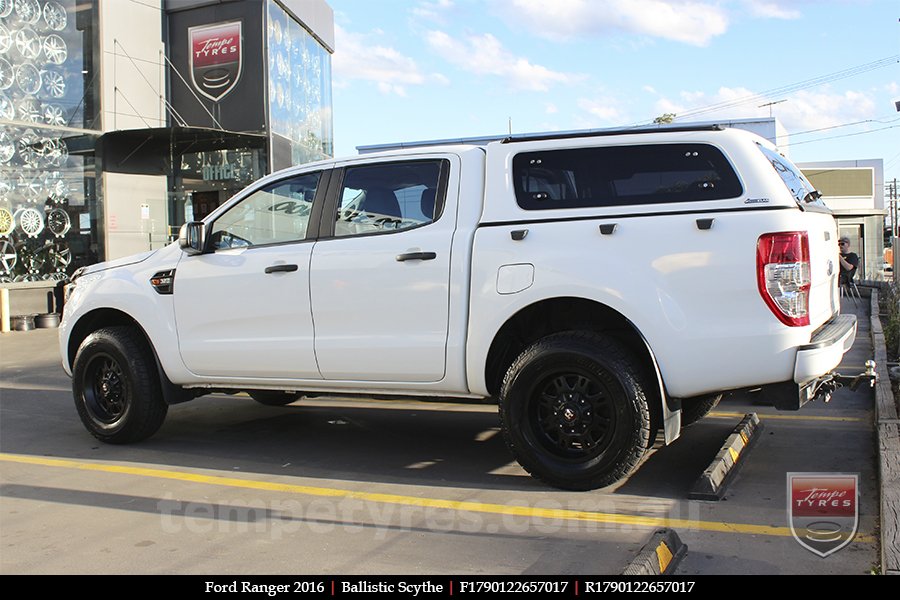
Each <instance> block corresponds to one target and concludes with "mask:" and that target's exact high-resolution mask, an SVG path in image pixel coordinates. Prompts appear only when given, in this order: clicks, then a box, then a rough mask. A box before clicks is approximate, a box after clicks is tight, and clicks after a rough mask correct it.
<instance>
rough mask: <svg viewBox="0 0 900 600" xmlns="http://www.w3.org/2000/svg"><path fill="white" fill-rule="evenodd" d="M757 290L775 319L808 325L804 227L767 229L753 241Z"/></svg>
mask: <svg viewBox="0 0 900 600" xmlns="http://www.w3.org/2000/svg"><path fill="white" fill-rule="evenodd" d="M756 281H757V284H758V286H759V293H760V295H761V296H762V298H763V300H765V302H766V305H768V307H769V309H770V310H771V311H772V313H774V315H775V316H776V317H778V320H779V321H781V322H782V323H784V324H785V325H787V326H789V327H803V326H804V325H809V288H810V276H809V238H808V236H807V233H806V232H805V231H786V232H780V233H767V234H764V235H761V236H760V237H759V241H758V242H757V244H756Z"/></svg>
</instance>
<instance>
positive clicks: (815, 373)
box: [794, 315, 856, 386]
mask: <svg viewBox="0 0 900 600" xmlns="http://www.w3.org/2000/svg"><path fill="white" fill-rule="evenodd" d="M854 340H856V315H837V316H836V317H834V318H833V319H831V320H830V321H828V322H827V323H825V324H824V325H822V326H821V327H819V329H817V330H816V331H815V333H813V336H812V339H811V340H810V342H809V343H808V344H804V345H802V346H800V347H799V348H797V358H796V360H795V361H794V383H796V384H798V385H801V386H804V385H806V384H809V383H811V382H815V381H816V380H817V379H819V378H820V377H822V376H823V375H826V374H828V373H830V372H831V371H832V370H834V369H835V368H836V367H837V366H838V365H839V364H841V359H842V358H843V356H844V353H845V352H847V350H849V349H850V347H851V346H852V345H853V342H854Z"/></svg>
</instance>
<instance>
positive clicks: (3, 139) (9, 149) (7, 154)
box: [0, 131, 16, 163]
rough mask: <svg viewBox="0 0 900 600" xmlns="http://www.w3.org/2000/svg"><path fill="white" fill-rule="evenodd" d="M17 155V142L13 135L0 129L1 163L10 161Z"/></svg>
mask: <svg viewBox="0 0 900 600" xmlns="http://www.w3.org/2000/svg"><path fill="white" fill-rule="evenodd" d="M15 155H16V144H15V142H14V141H13V138H12V136H11V135H9V134H8V133H6V132H5V131H0V163H5V162H9V160H10V159H11V158H12V157H13V156H15Z"/></svg>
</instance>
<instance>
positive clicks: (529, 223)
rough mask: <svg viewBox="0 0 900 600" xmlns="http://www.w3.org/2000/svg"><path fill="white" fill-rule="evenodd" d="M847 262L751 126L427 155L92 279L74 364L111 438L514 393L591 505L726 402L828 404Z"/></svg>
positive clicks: (192, 237)
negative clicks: (228, 406)
mask: <svg viewBox="0 0 900 600" xmlns="http://www.w3.org/2000/svg"><path fill="white" fill-rule="evenodd" d="M837 244H838V236H837V229H836V225H835V221H834V219H833V218H832V215H831V213H830V212H829V211H828V209H827V208H826V207H825V206H824V205H823V204H822V203H821V201H819V200H818V194H817V193H816V192H815V190H814V189H813V188H812V187H811V186H810V184H809V183H808V182H807V180H806V179H805V178H804V177H803V176H802V174H801V173H800V171H799V170H798V169H797V168H796V167H795V166H794V165H793V164H791V162H790V161H789V160H787V159H786V158H785V157H783V156H782V155H781V154H779V153H778V152H777V150H776V149H775V148H774V147H773V146H772V145H771V144H770V143H768V142H767V141H765V140H763V139H761V138H759V137H756V136H754V135H752V134H750V133H747V132H744V131H738V130H729V129H721V128H718V127H702V128H701V127H697V128H671V129H664V130H659V129H655V130H646V131H639V130H636V131H625V132H602V133H596V132H595V133H592V134H569V135H555V136H554V135H550V136H531V137H528V136H521V137H517V138H510V139H507V140H503V141H498V142H492V143H488V144H486V145H485V146H478V145H446V146H431V147H415V148H410V149H403V150H398V151H396V152H382V153H376V154H369V155H362V156H357V157H352V158H348V159H341V160H332V161H327V162H319V163H315V164H309V165H303V166H300V167H296V168H291V169H288V170H285V171H282V172H279V173H275V174H272V175H270V176H268V177H266V178H264V179H262V180H260V181H258V182H256V183H255V184H253V185H252V186H251V187H249V188H248V189H246V190H245V191H243V192H241V193H239V194H237V195H236V196H235V197H234V198H232V199H231V200H230V201H229V202H227V203H226V204H225V205H223V206H222V207H220V208H219V209H218V210H216V211H215V212H214V213H212V214H211V215H209V217H207V218H206V219H205V220H204V221H203V222H192V223H188V224H186V225H185V226H184V227H183V229H182V234H181V238H180V240H179V243H175V244H171V245H169V246H168V247H166V248H164V249H162V250H159V251H156V252H152V253H147V254H142V255H138V256H133V257H129V258H125V259H121V260H116V261H111V262H107V263H101V264H98V265H94V266H91V267H87V268H84V269H80V270H79V271H78V272H77V273H76V274H75V276H74V277H73V281H72V283H71V284H70V286H69V290H68V301H67V303H66V306H65V311H64V315H63V320H62V325H61V330H60V348H61V352H62V360H63V366H64V368H65V369H66V371H67V372H68V373H69V374H71V375H72V378H73V391H74V396H75V403H76V406H77V408H78V412H79V415H80V417H81V419H82V421H83V422H84V425H85V426H86V427H87V429H88V430H89V431H90V432H91V433H92V434H93V435H94V436H96V437H97V438H99V439H101V440H103V441H106V442H111V443H127V442H135V441H138V440H141V439H144V438H146V437H148V436H150V435H152V434H153V433H154V432H156V431H157V430H158V429H159V427H160V426H161V425H162V423H163V420H164V418H165V415H166V411H167V408H168V405H170V404H174V403H178V402H183V401H185V400H189V399H191V398H194V397H196V396H199V395H202V394H205V393H209V392H212V391H228V392H235V391H246V392H248V393H249V394H250V395H251V396H252V397H253V398H255V399H257V400H258V401H260V402H262V403H264V404H276V405H277V404H287V403H289V402H292V401H294V400H297V399H298V398H299V397H300V396H301V395H303V394H318V395H327V394H335V395H353V394H357V395H374V396H390V397H409V396H416V397H437V398H448V397H450V398H478V399H484V398H495V399H497V401H498V403H499V407H500V420H501V423H502V430H503V433H504V436H505V439H506V442H507V444H508V446H509V449H510V450H511V452H512V454H513V455H514V456H515V458H516V459H517V460H518V461H519V462H520V463H521V465H522V466H523V467H524V468H525V469H527V470H528V471H529V472H530V473H531V474H532V475H534V476H535V477H538V478H540V479H541V480H543V481H545V482H547V483H549V484H551V485H554V486H558V487H562V488H569V489H591V488H596V487H600V486H605V485H609V484H611V483H613V482H615V481H617V480H619V479H621V478H622V477H624V476H626V475H628V474H629V473H630V472H631V471H633V470H634V469H635V468H636V467H637V466H638V464H639V463H640V461H641V458H642V456H643V455H644V453H645V451H646V450H647V449H648V447H649V446H650V445H651V444H652V443H653V441H654V439H655V437H656V433H657V431H658V430H659V429H660V428H661V429H662V430H663V431H664V434H665V439H666V442H667V443H668V442H672V441H673V440H675V439H676V438H677V437H678V435H679V433H680V430H681V427H682V425H683V424H686V423H687V422H691V421H694V420H696V419H697V418H699V417H701V416H703V414H705V413H706V412H708V411H709V410H710V408H711V407H712V406H714V405H715V403H716V402H717V401H718V399H719V398H720V397H721V395H722V393H723V392H726V391H731V390H740V389H751V388H763V391H764V393H765V394H766V395H767V397H768V399H769V400H771V401H772V402H773V403H774V404H775V405H776V406H777V407H778V408H782V409H798V408H799V407H800V406H801V405H802V404H804V403H805V402H807V401H809V400H811V399H813V398H815V397H817V396H818V397H821V396H826V395H828V394H829V393H830V392H831V391H832V390H833V388H834V382H833V378H832V375H831V373H832V370H833V369H834V368H835V367H836V366H837V365H838V364H839V363H840V361H841V357H842V355H843V354H844V352H846V351H847V350H848V349H849V348H850V346H851V344H852V343H853V340H854V337H855V334H856V319H855V317H854V316H852V315H841V314H839V312H840V311H839V291H838V271H839V265H838V245H837ZM360 451H361V452H362V451H363V449H360Z"/></svg>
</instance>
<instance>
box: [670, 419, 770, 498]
mask: <svg viewBox="0 0 900 600" xmlns="http://www.w3.org/2000/svg"><path fill="white" fill-rule="evenodd" d="M761 429H762V424H761V423H760V422H759V417H758V416H756V413H750V414H748V415H745V416H744V418H743V419H741V422H740V423H738V425H737V427H735V428H734V431H732V433H731V435H729V436H728V437H727V438H726V439H725V444H724V445H723V446H722V449H721V450H719V453H718V454H716V457H715V458H714V459H713V461H712V463H710V465H709V466H708V467H707V468H706V470H705V471H703V473H702V474H701V475H700V478H699V479H697V481H696V482H695V483H694V487H692V488H691V491H690V493H689V494H688V498H690V499H691V500H721V499H722V496H723V495H724V494H725V488H726V487H727V486H728V484H729V483H731V480H732V479H733V478H734V474H735V472H736V471H737V467H738V465H739V464H740V463H739V461H740V457H741V454H743V453H744V452H746V451H747V450H748V449H749V448H750V446H751V445H752V444H753V442H755V441H756V438H757V434H758V433H759V431H760V430H761Z"/></svg>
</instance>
